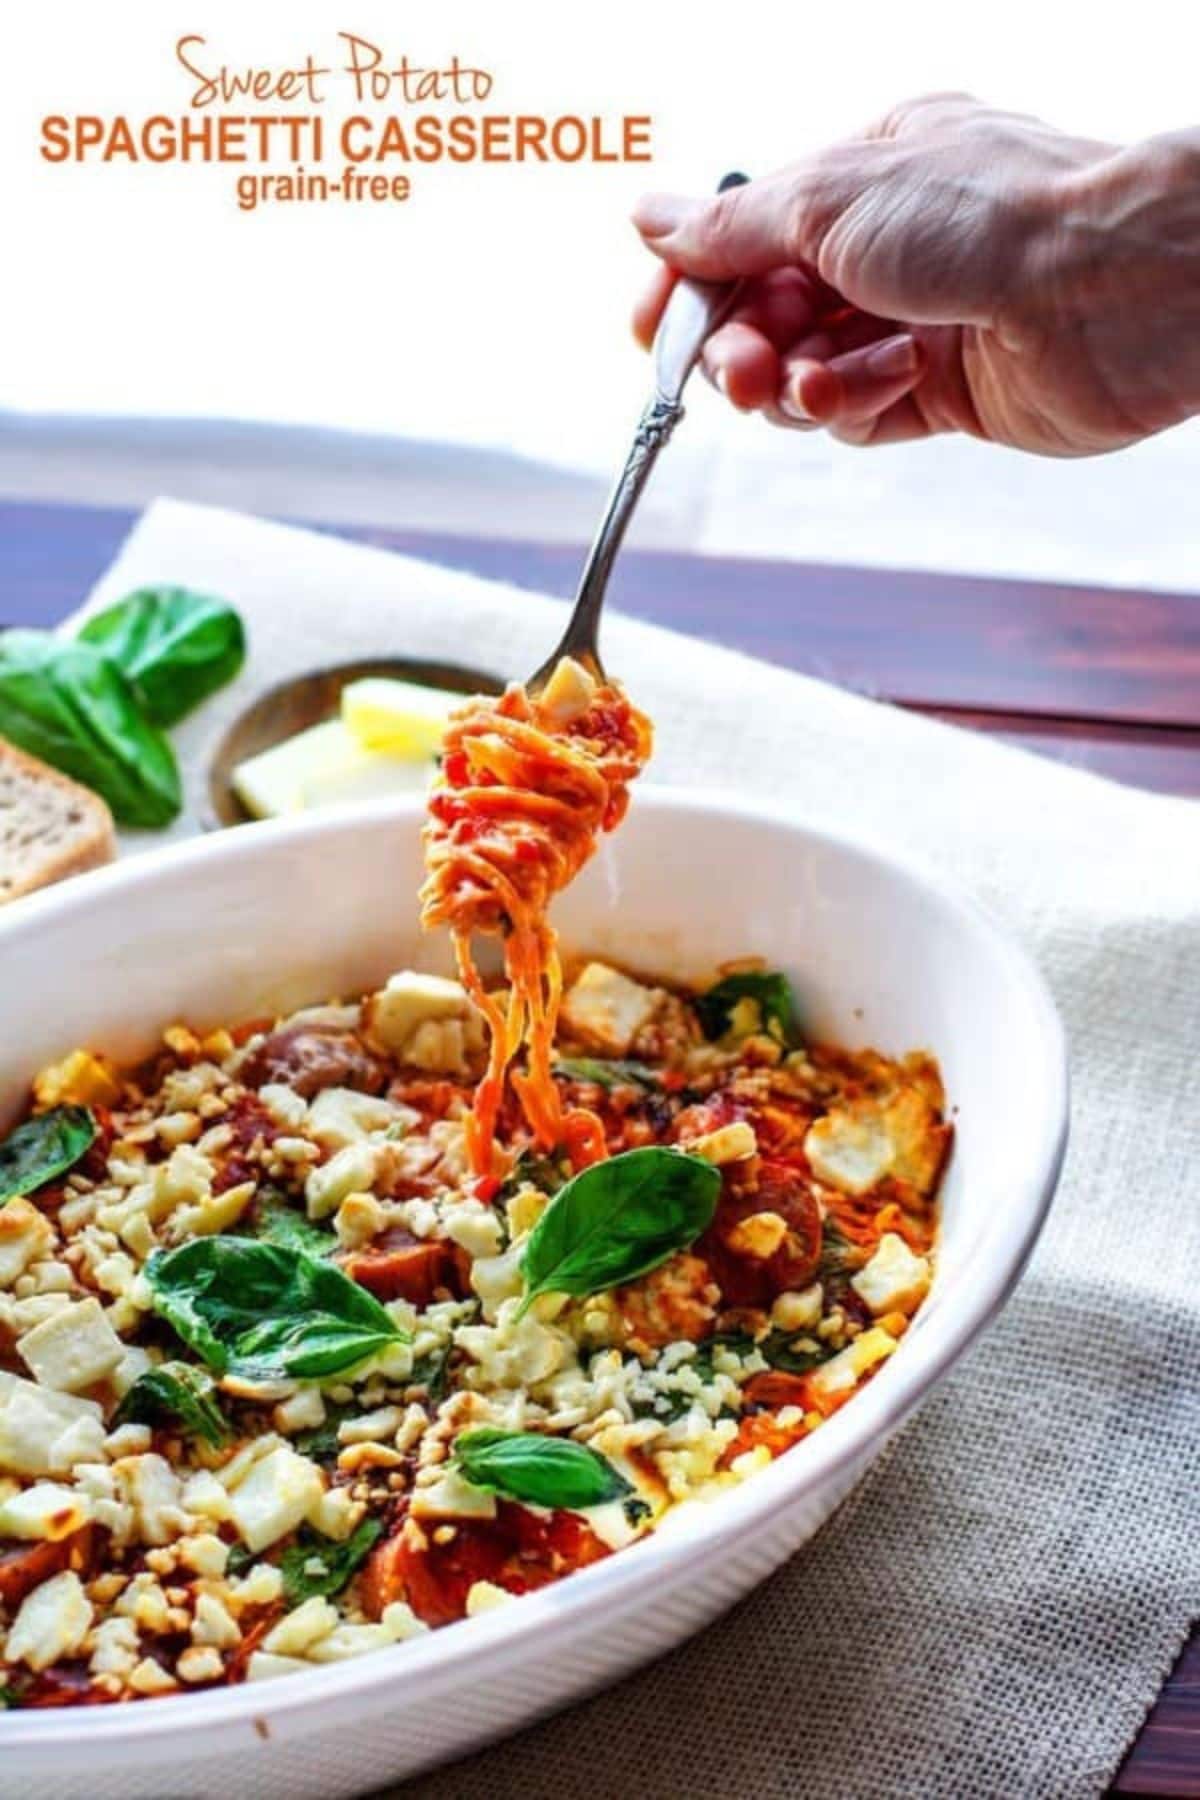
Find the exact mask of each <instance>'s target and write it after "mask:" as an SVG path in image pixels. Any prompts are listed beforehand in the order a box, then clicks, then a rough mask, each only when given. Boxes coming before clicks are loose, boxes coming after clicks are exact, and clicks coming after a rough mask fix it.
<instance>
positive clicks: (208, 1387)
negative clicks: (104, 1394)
mask: <svg viewBox="0 0 1200 1800" xmlns="http://www.w3.org/2000/svg"><path fill="white" fill-rule="evenodd" d="M172 1421H177V1422H178V1423H179V1424H180V1425H181V1426H182V1427H183V1429H184V1431H185V1432H187V1433H188V1434H189V1435H190V1436H192V1437H198V1438H203V1439H204V1442H205V1443H206V1444H211V1445H212V1446H213V1447H214V1449H216V1448H219V1446H220V1445H221V1444H224V1443H227V1442H228V1441H229V1438H230V1437H231V1436H232V1432H231V1430H230V1427H229V1422H228V1420H227V1419H226V1417H225V1415H224V1413H223V1412H222V1411H221V1408H220V1407H219V1406H218V1404H217V1398H216V1389H215V1388H214V1386H213V1382H212V1377H211V1376H209V1375H206V1374H205V1372H204V1370H203V1369H194V1368H193V1367H192V1366H191V1364H190V1363H181V1362H170V1363H160V1364H159V1366H158V1367H157V1368H156V1369H147V1370H146V1373H145V1374H144V1375H139V1376H138V1378H137V1380H136V1381H135V1382H134V1384H133V1386H132V1387H131V1388H130V1389H129V1391H128V1392H127V1393H126V1394H124V1395H122V1397H121V1403H120V1405H119V1406H118V1407H117V1410H116V1412H115V1413H114V1415H113V1424H114V1425H161V1424H163V1423H164V1422H172Z"/></svg>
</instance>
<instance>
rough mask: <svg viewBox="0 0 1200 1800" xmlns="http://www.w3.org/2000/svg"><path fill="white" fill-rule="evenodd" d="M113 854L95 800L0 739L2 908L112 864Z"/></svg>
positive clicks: (101, 807) (108, 821) (106, 821)
mask: <svg viewBox="0 0 1200 1800" xmlns="http://www.w3.org/2000/svg"><path fill="white" fill-rule="evenodd" d="M115 850H116V844H115V840H114V837H113V822H112V814H111V813H110V812H109V810H108V808H107V806H106V805H105V804H104V802H103V800H101V799H100V797H99V795H98V794H93V793H92V791H91V789H90V788H85V787H80V785H79V783H78V782H77V781H71V780H70V779H69V778H68V777H67V776H66V775H60V774H59V772H58V770H57V769H52V768H51V767H50V766H49V764H48V763H44V762H39V761H38V759H37V758H36V757H35V756H26V754H25V752H24V751H23V750H18V749H17V748H16V746H15V745H14V744H10V743H7V742H6V741H5V740H4V739H3V738H0V905H3V904H4V902H5V901H7V900H16V899H18V898H19V897H20V896H21V895H22V894H31V893H33V891H34V890H35V889H36V888H43V887H49V886H50V883H51V882H52V881H62V880H64V879H65V877H66V876H68V875H81V874H82V873H83V871H84V870H85V869H95V868H98V867H99V866H100V864H101V863H106V862H111V860H112V858H113V855H114V854H115Z"/></svg>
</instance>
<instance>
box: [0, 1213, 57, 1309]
mask: <svg viewBox="0 0 1200 1800" xmlns="http://www.w3.org/2000/svg"><path fill="white" fill-rule="evenodd" d="M53 1242H54V1230H53V1227H52V1226H51V1224H50V1221H49V1220H48V1219H47V1218H46V1217H45V1216H44V1215H43V1214H42V1213H40V1212H39V1211H38V1209H37V1207H36V1206H31V1205H30V1204H29V1202H28V1200H21V1199H17V1200H10V1201H9V1202H8V1204H7V1205H6V1206H0V1288H10V1287H11V1286H12V1285H13V1283H14V1281H16V1279H17V1277H18V1276H19V1275H23V1274H24V1273H25V1270H26V1269H27V1268H28V1267H29V1265H30V1263H32V1262H36V1260H37V1259H38V1258H39V1257H41V1256H45V1255H46V1253H47V1251H48V1250H49V1249H50V1247H51V1245H52V1244H53Z"/></svg>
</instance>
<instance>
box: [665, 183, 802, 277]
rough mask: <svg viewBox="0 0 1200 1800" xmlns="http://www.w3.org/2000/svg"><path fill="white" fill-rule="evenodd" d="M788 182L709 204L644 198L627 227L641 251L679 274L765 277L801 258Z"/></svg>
mask: <svg viewBox="0 0 1200 1800" xmlns="http://www.w3.org/2000/svg"><path fill="white" fill-rule="evenodd" d="M796 199H797V196H796V184H795V181H794V179H781V178H780V177H774V176H772V177H768V178H767V179H765V180H761V181H749V182H746V183H745V184H744V185H743V186H741V187H734V188H729V189H727V190H726V191H725V192H724V193H723V194H716V195H714V197H713V198H712V199H711V200H689V199H687V198H685V197H684V196H682V195H679V194H647V195H645V196H644V197H643V198H642V199H641V200H639V201H638V204H637V206H636V207H635V208H634V212H633V222H634V225H635V226H636V227H637V229H638V231H639V232H640V233H641V235H642V239H643V241H644V242H645V244H646V247H647V249H649V250H653V252H654V254H655V255H656V256H661V257H662V259H663V261H664V262H666V263H669V264H670V266H671V267H672V268H673V269H678V270H679V271H681V273H683V274H685V275H696V276H698V277H699V278H700V279H701V280H704V281H732V280H734V279H736V278H737V277H739V276H743V275H765V274H766V273H767V271H768V270H770V269H777V268H779V267H781V266H782V265H784V264H787V263H798V262H805V261H808V260H810V258H809V257H808V255H807V254H806V246H805V244H804V241H803V240H804V238H805V237H806V236H807V235H808V233H807V232H805V231H804V230H803V228H802V221H801V217H800V214H801V211H802V209H801V208H800V207H798V206H797V204H796Z"/></svg>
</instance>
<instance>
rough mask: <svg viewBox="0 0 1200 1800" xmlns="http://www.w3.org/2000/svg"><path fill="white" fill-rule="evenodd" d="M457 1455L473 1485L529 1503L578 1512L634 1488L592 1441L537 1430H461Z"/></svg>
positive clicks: (456, 1446)
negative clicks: (545, 1433) (594, 1446)
mask: <svg viewBox="0 0 1200 1800" xmlns="http://www.w3.org/2000/svg"><path fill="white" fill-rule="evenodd" d="M454 1457H455V1461H456V1462H457V1464H458V1466H459V1468H460V1469H461V1471H462V1473H463V1475H464V1477H465V1478H466V1480H467V1481H469V1482H470V1483H471V1485H472V1487H477V1488H485V1489H486V1490H487V1492H488V1493H490V1494H502V1495H503V1496H504V1497H505V1498H506V1499H509V1500H520V1501H523V1502H524V1503H525V1504H526V1505H527V1506H550V1507H560V1506H561V1507H565V1508H567V1509H568V1510H569V1511H572V1512H578V1511H579V1510H580V1509H581V1508H582V1507H585V1506H600V1505H601V1504H602V1503H603V1502H604V1501H606V1500H620V1499H622V1498H623V1497H624V1496H625V1495H626V1494H632V1492H633V1489H632V1487H631V1486H630V1484H629V1482H627V1481H626V1480H625V1477H624V1476H623V1475H621V1474H619V1473H618V1472H617V1470H616V1469H614V1468H613V1465H612V1464H611V1463H610V1462H609V1461H607V1459H606V1458H605V1457H603V1456H599V1455H597V1453H596V1451H595V1450H589V1449H588V1447H587V1445H586V1444H577V1443H575V1442H574V1440H573V1439H572V1438H559V1437H546V1436H544V1435H543V1434H542V1433H540V1432H537V1431H501V1430H499V1429H498V1428H497V1427H496V1426H494V1425H483V1426H480V1427H479V1428H478V1429H477V1430H475V1431H464V1432H461V1433H460V1435H459V1436H458V1437H457V1438H456V1439H455V1440H454Z"/></svg>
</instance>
